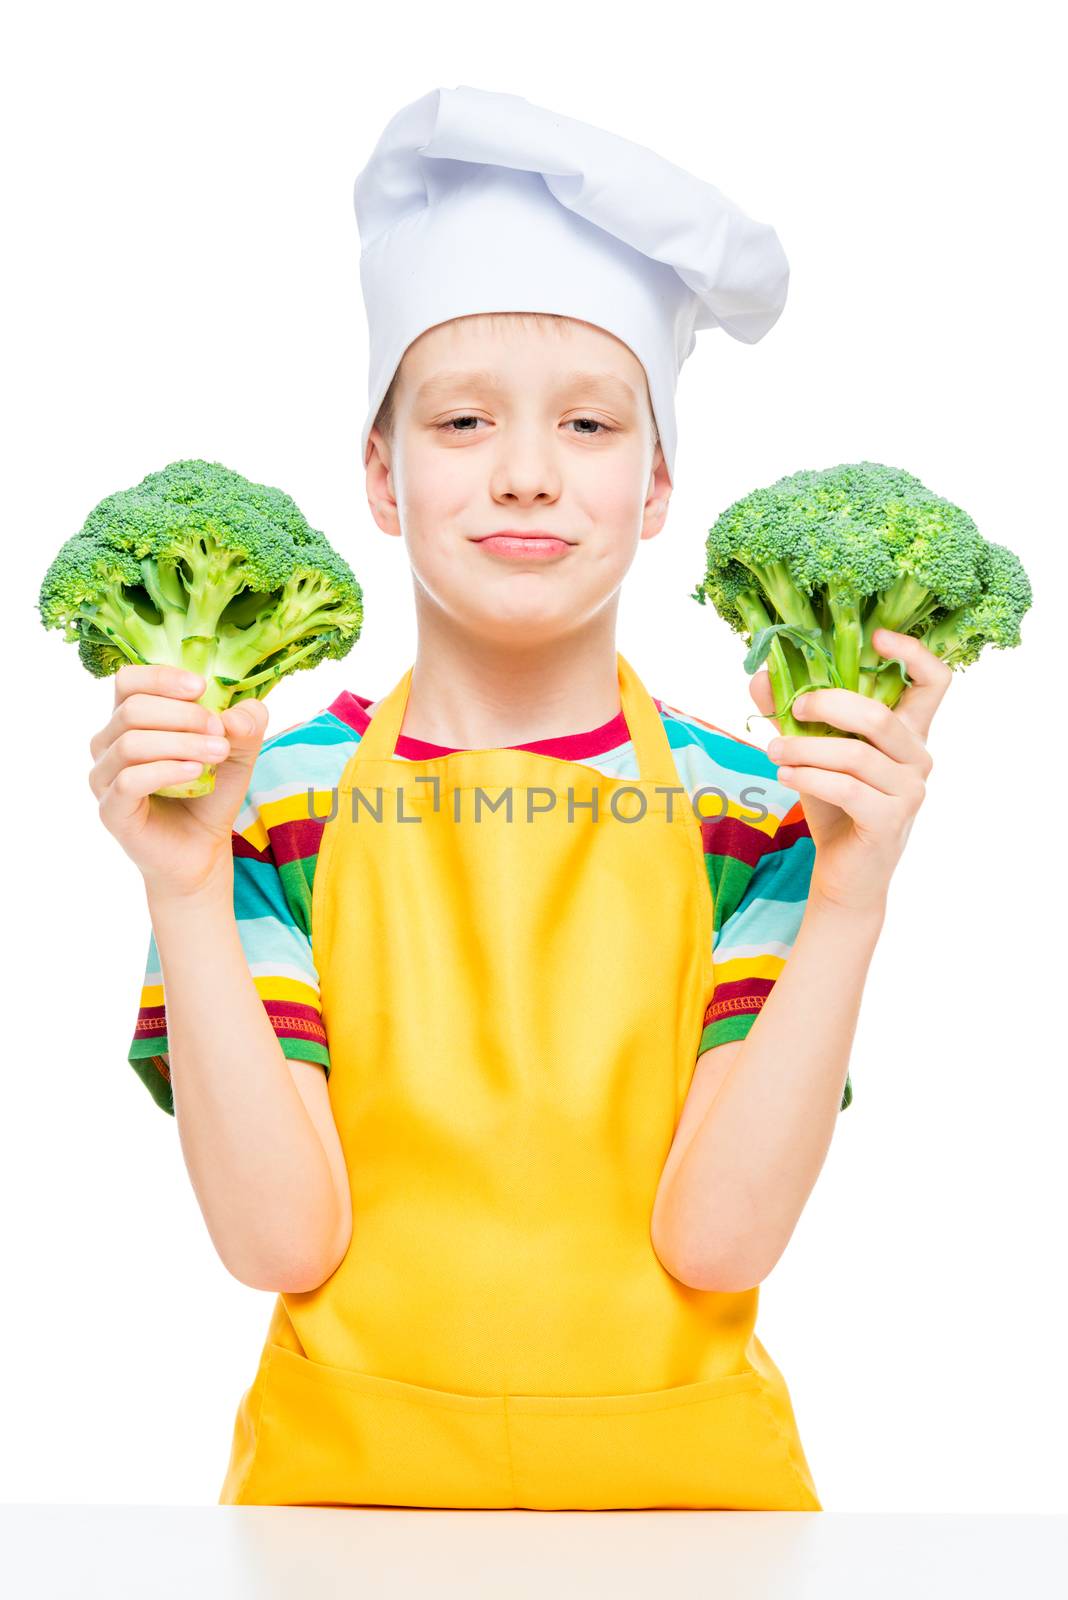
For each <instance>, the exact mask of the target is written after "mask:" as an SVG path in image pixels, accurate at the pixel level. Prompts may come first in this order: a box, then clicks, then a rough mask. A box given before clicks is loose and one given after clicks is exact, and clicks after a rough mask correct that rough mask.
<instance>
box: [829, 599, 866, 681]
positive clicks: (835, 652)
mask: <svg viewBox="0 0 1068 1600" xmlns="http://www.w3.org/2000/svg"><path fill="white" fill-rule="evenodd" d="M827 599H828V603H829V605H830V611H831V658H832V660H833V661H834V666H835V671H836V672H837V673H838V676H839V678H840V679H841V687H842V688H843V689H854V690H855V689H856V688H857V685H858V683H859V681H860V657H861V652H862V650H863V648H864V623H863V621H862V620H861V615H860V602H859V600H858V599H857V597H856V595H855V594H850V593H849V592H847V591H844V590H839V589H836V588H835V586H834V584H833V583H832V584H829V585H828V588H827Z"/></svg>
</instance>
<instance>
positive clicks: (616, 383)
mask: <svg viewBox="0 0 1068 1600" xmlns="http://www.w3.org/2000/svg"><path fill="white" fill-rule="evenodd" d="M506 387H507V385H506V384H504V383H503V382H502V380H501V378H500V376H499V374H497V373H496V372H490V371H488V370H486V369H483V368H479V369H473V370H468V371H459V370H457V371H454V372H436V373H435V374H434V376H433V377H432V378H428V379H427V380H426V382H425V383H422V384H420V386H419V388H418V389H417V390H416V395H415V398H416V400H417V401H418V400H430V399H433V398H434V397H435V396H437V395H439V394H442V393H448V392H449V391H450V390H452V389H456V388H466V389H470V390H475V389H487V390H491V391H492V392H493V393H495V394H500V393H501V392H502V391H503V390H504V389H505V388H506ZM564 389H584V390H586V391H587V392H588V393H597V392H600V393H602V394H604V395H606V396H608V397H609V398H611V399H614V400H617V401H621V402H622V403H623V404H624V405H634V404H636V403H637V398H638V397H637V395H636V394H635V393H634V390H633V389H632V388H631V386H630V384H629V383H627V382H626V381H625V379H623V378H617V377H615V376H614V375H613V374H612V373H609V372H578V371H576V372H565V373H562V374H561V376H560V378H559V380H558V383H557V390H558V391H563V390H564Z"/></svg>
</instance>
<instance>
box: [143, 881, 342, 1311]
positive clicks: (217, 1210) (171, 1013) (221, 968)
mask: <svg viewBox="0 0 1068 1600" xmlns="http://www.w3.org/2000/svg"><path fill="white" fill-rule="evenodd" d="M231 866H232V864H231ZM148 904H149V913H150V916H151V918H152V927H153V932H154V935H155V939H156V944H157V947H158V950H159V955H160V963H161V966H162V969H163V975H164V983H165V986H166V992H167V1021H168V1044H169V1051H168V1055H169V1067H170V1074H171V1090H172V1093H173V1096H174V1113H175V1120H176V1122H177V1124H178V1132H179V1137H180V1139H181V1143H182V1153H183V1155H184V1157H185V1162H186V1166H187V1168H188V1171H189V1176H190V1179H191V1181H192V1184H193V1189H194V1192H195V1194H196V1197H197V1202H198V1204H199V1205H200V1209H201V1211H202V1213H203V1215H204V1220H205V1222H206V1223H207V1226H208V1231H209V1233H210V1234H211V1238H212V1241H213V1243H214V1245H215V1248H216V1250H217V1251H218V1254H219V1257H220V1259H221V1260H222V1262H223V1263H224V1265H225V1266H226V1267H227V1269H228V1271H230V1272H231V1273H232V1274H233V1275H234V1277H236V1278H238V1279H239V1280H240V1281H241V1282H242V1283H246V1284H248V1285H249V1286H250V1287H251V1288H256V1289H269V1290H273V1291H275V1292H280V1291H282V1290H287V1291H289V1292H294V1293H295V1292H299V1291H301V1290H305V1289H311V1288H315V1287H317V1286H318V1284H320V1283H321V1282H322V1281H323V1280H324V1279H325V1278H327V1277H328V1276H329V1275H330V1273H331V1272H333V1271H334V1269H335V1267H336V1266H337V1264H338V1262H339V1261H340V1259H341V1257H342V1255H343V1254H344V1251H345V1249H346V1248H347V1246H348V1242H349V1238H350V1236H351V1228H352V1217H351V1206H350V1195H349V1188H348V1182H347V1179H346V1180H345V1181H341V1179H340V1177H339V1170H338V1169H339V1163H340V1172H341V1175H342V1176H343V1175H344V1161H343V1158H342V1155H341V1151H340V1145H339V1142H338V1138H337V1130H336V1127H335V1126H334V1122H333V1117H332V1115H331V1112H330V1106H329V1101H328V1098H327V1094H326V1077H325V1074H324V1073H323V1071H322V1068H321V1067H319V1066H318V1065H316V1064H315V1063H305V1062H297V1061H289V1060H288V1059H287V1058H286V1056H285V1055H284V1054H283V1052H282V1047H281V1045H280V1043H279V1041H278V1038H277V1036H276V1034H275V1032H274V1029H273V1028H272V1026H271V1022H270V1019H269V1017H268V1016H267V1013H266V1011H265V1009H264V1006H263V1002H262V1000H261V998H260V995H259V993H258V991H257V989H256V986H255V984H254V982H253V980H252V975H251V973H250V972H249V968H248V962H247V960H246V958H245V953H244V949H243V946H242V944H241V939H240V936H239V933H238V928H237V922H236V919H235V916H234V902H233V879H232V872H231V873H224V874H221V875H220V878H219V879H218V880H216V881H214V882H213V883H212V885H211V887H210V889H209V890H206V891H205V893H204V894H203V895H202V896H199V897H193V898H185V899H182V900H177V901H174V900H169V899H160V898H157V897H154V896H153V895H151V894H149V896H148ZM298 1068H304V1069H305V1070H304V1072H303V1074H302V1076H300V1077H298V1074H297V1070H296V1069H298ZM313 1075H314V1079H315V1080H318V1082H313V1081H309V1080H310V1079H312V1078H313ZM331 1135H332V1137H331Z"/></svg>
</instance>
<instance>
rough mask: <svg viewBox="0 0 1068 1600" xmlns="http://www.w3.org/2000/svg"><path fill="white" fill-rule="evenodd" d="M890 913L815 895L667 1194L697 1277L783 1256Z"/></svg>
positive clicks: (744, 1279)
mask: <svg viewBox="0 0 1068 1600" xmlns="http://www.w3.org/2000/svg"><path fill="white" fill-rule="evenodd" d="M884 916H885V905H881V906H880V907H878V908H877V909H875V910H872V911H864V912H860V911H846V910H842V909H841V908H839V907H836V906H833V905H828V904H826V903H824V902H821V901H820V900H819V899H818V897H817V898H815V899H810V900H809V903H808V905H807V906H806V910H805V914H804V917H803V919H802V922H801V927H800V929H799V930H798V935H797V939H796V940H795V942H794V947H793V950H792V951H791V953H790V958H789V960H788V961H787V962H786V964H785V966H784V967H783V970H782V972H781V974H780V975H779V977H778V979H777V980H776V982H775V985H774V987H773V988H772V990H771V993H770V994H769V995H768V998H767V1000H766V1001H765V1003H764V1006H763V1008H762V1009H761V1011H760V1013H759V1015H758V1016H757V1019H756V1021H755V1022H754V1023H753V1026H752V1028H751V1029H750V1031H749V1033H748V1034H747V1036H746V1038H745V1040H744V1042H743V1044H742V1046H741V1048H740V1050H739V1051H738V1054H737V1057H736V1059H735V1061H734V1063H733V1065H732V1067H731V1069H730V1071H729V1072H728V1074H727V1076H726V1077H725V1078H724V1081H723V1083H722V1084H721V1086H720V1088H719V1090H718V1092H717V1094H716V1096H715V1098H714V1100H713V1101H712V1104H711V1105H710V1107H709V1109H708V1111H707V1112H706V1113H705V1116H704V1119H703V1121H702V1122H701V1124H700V1126H699V1127H698V1129H697V1131H696V1133H695V1134H694V1136H693V1139H692V1140H691V1142H690V1144H689V1146H688V1147H687V1149H686V1151H685V1154H684V1156H683V1158H682V1160H681V1162H680V1164H679V1167H678V1170H677V1171H676V1173H675V1176H674V1180H673V1182H672V1183H671V1184H670V1187H669V1189H668V1192H667V1194H666V1195H665V1197H664V1216H665V1219H666V1227H667V1236H668V1237H670V1238H671V1240H672V1241H673V1242H674V1247H675V1251H674V1253H675V1258H676V1260H675V1264H676V1265H677V1266H678V1268H679V1274H678V1275H679V1276H681V1277H682V1280H683V1281H684V1282H686V1283H688V1284H690V1285H691V1286H692V1287H694V1288H708V1289H719V1290H725V1291H729V1290H740V1289H745V1288H749V1287H752V1286H753V1285H755V1284H757V1283H759V1282H760V1281H761V1280H762V1279H763V1278H765V1277H766V1276H767V1275H768V1273H769V1272H770V1271H771V1269H772V1267H773V1266H774V1265H775V1263H776V1261H777V1260H778V1259H779V1257H780V1256H781V1254H782V1252H783V1250H784V1249H785V1248H786V1244H787V1242H788V1240H789V1238H790V1235H791V1234H792V1233H793V1230H794V1228H795V1226H796V1224H797V1219H798V1217H799V1216H800V1215H801V1212H802V1210H803V1208H804V1206H805V1202H806V1201H807V1199H808V1196H809V1194H810V1193H811V1191H812V1188H813V1185H814V1184H815V1182H816V1178H817V1176H818V1175H819V1171H820V1168H821V1167H822V1165H823V1161H824V1158H825V1156H826V1154H827V1149H828V1147H829V1145H830V1142H831V1138H832V1136H833V1133H834V1129H835V1125H836V1122H837V1118H838V1115H839V1111H840V1107H841V1103H842V1093H843V1090H844V1087H845V1080H846V1076H847V1073H848V1070H849V1055H850V1051H851V1049H852V1044H853V1035H854V1032H855V1029H856V1022H857V1016H858V1013H859V1010H860V1001H861V995H862V993H863V989H864V982H865V979H866V977H867V972H868V967H869V964H870V962H871V957H872V953H873V951H874V949H875V945H876V943H877V941H878V938H879V934H880V931H881V929H882V924H883V919H884Z"/></svg>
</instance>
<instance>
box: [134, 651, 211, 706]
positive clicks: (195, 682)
mask: <svg viewBox="0 0 1068 1600" xmlns="http://www.w3.org/2000/svg"><path fill="white" fill-rule="evenodd" d="M206 687H207V684H206V683H205V680H204V679H203V678H201V677H198V676H197V675H196V674H195V673H187V672H183V671H182V669H181V668H180V667H165V666H147V667H139V666H138V665H137V664H136V663H135V662H133V661H128V662H127V663H126V665H125V666H124V667H120V668H119V670H118V672H116V674H115V704H116V706H117V705H118V704H119V703H120V701H122V700H125V699H126V697H127V696H128V695H131V694H167V695H174V696H175V697H176V698H177V699H179V700H198V699H199V698H200V696H201V695H202V694H203V693H204V690H205V689H206Z"/></svg>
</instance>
